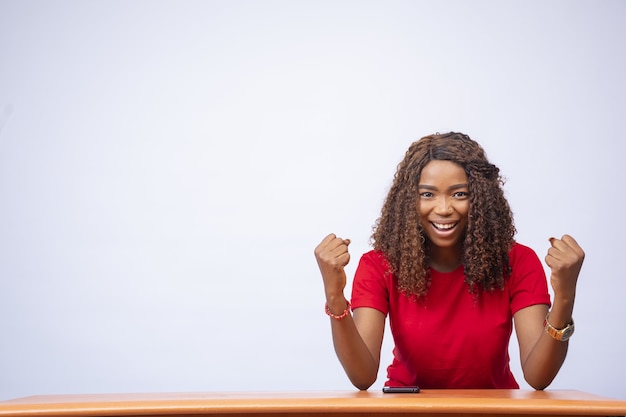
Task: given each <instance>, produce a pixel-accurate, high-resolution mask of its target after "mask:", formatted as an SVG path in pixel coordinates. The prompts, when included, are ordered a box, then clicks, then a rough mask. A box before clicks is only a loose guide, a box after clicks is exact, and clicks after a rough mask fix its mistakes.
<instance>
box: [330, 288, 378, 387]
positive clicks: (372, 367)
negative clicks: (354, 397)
mask: <svg viewBox="0 0 626 417" xmlns="http://www.w3.org/2000/svg"><path fill="white" fill-rule="evenodd" d="M328 307H329V309H330V311H331V312H333V314H336V315H339V314H341V313H342V312H343V311H345V309H346V308H347V302H346V301H345V299H344V298H343V297H342V298H341V299H335V300H329V301H328ZM382 320H383V324H384V318H383V319H382ZM330 321H331V330H332V336H333V345H334V347H335V352H336V354H337V357H338V358H339V362H340V363H341V365H342V366H343V368H344V370H345V372H346V375H347V376H348V378H349V379H350V381H351V382H352V384H353V385H354V386H355V387H356V388H358V389H360V390H366V389H368V388H369V387H370V386H371V385H372V384H373V383H374V382H375V381H376V377H377V376H378V366H379V361H380V358H379V355H377V354H376V353H375V352H374V353H373V352H372V351H371V350H370V348H369V347H368V346H367V344H366V343H365V341H364V340H363V337H362V336H361V334H360V333H359V330H358V328H357V325H356V323H355V318H354V317H353V316H352V315H351V314H348V315H347V316H346V317H344V318H342V319H340V320H336V319H334V318H331V319H330Z"/></svg>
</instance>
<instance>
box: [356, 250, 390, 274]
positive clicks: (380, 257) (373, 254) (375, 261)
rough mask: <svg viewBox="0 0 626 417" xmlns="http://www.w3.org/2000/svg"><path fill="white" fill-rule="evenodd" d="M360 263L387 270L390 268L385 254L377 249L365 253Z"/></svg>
mask: <svg viewBox="0 0 626 417" xmlns="http://www.w3.org/2000/svg"><path fill="white" fill-rule="evenodd" d="M359 263H360V264H367V265H371V266H373V267H379V268H382V269H385V270H386V269H388V268H389V263H388V262H387V258H385V254H384V253H383V252H381V251H379V250H375V249H373V250H371V251H369V252H365V253H364V254H363V255H362V256H361V260H360V261H359Z"/></svg>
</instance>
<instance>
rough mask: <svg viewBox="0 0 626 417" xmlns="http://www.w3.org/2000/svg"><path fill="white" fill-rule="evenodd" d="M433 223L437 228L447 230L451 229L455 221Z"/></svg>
mask: <svg viewBox="0 0 626 417" xmlns="http://www.w3.org/2000/svg"><path fill="white" fill-rule="evenodd" d="M433 225H434V226H435V227H436V228H437V229H441V230H448V229H452V228H453V227H454V226H455V225H456V223H446V224H441V223H433Z"/></svg>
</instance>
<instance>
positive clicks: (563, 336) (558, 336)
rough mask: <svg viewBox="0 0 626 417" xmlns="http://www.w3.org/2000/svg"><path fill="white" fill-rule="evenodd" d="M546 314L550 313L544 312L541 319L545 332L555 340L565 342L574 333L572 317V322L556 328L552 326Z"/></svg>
mask: <svg viewBox="0 0 626 417" xmlns="http://www.w3.org/2000/svg"><path fill="white" fill-rule="evenodd" d="M548 315H550V313H548V314H546V318H545V320H544V321H543V327H544V329H545V330H546V333H548V334H549V335H550V336H552V337H553V338H554V339H555V340H558V341H560V342H565V341H566V340H568V339H569V338H570V337H572V335H573V334H574V319H572V322H571V323H570V324H568V325H567V326H565V328H563V329H557V328H555V327H554V326H552V325H551V324H550V322H549V321H548Z"/></svg>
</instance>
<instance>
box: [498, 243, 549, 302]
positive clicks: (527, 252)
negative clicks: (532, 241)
mask: <svg viewBox="0 0 626 417" xmlns="http://www.w3.org/2000/svg"><path fill="white" fill-rule="evenodd" d="M510 263H511V269H512V271H511V277H510V280H509V282H508V284H507V285H508V288H509V295H510V298H511V314H515V313H516V312H518V311H519V310H521V309H523V308H525V307H529V306H531V305H536V304H547V305H548V306H550V294H549V293H548V283H547V280H546V274H545V272H544V270H543V265H542V264H541V261H540V260H539V258H538V257H537V254H536V253H535V251H533V250H532V249H531V248H529V247H527V246H524V245H520V244H519V243H516V244H515V245H514V247H513V249H512V250H511V252H510Z"/></svg>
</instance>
